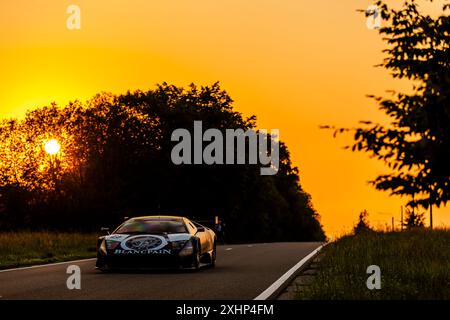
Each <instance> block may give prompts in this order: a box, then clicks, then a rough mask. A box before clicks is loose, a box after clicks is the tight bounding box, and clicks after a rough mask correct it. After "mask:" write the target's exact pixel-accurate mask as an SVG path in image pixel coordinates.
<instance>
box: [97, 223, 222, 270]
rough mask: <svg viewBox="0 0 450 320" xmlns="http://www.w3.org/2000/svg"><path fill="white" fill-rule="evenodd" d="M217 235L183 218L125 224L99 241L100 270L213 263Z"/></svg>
mask: <svg viewBox="0 0 450 320" xmlns="http://www.w3.org/2000/svg"><path fill="white" fill-rule="evenodd" d="M216 240H217V237H216V234H215V233H214V232H213V231H212V230H211V229H209V228H207V227H205V226H203V225H200V224H198V223H196V222H193V221H191V220H189V219H187V218H184V217H174V216H146V217H136V218H132V219H129V220H127V221H125V222H124V223H123V224H122V225H120V226H119V227H118V228H117V229H116V230H114V231H113V232H112V233H111V234H109V235H107V236H102V237H100V238H99V239H98V244H97V263H96V266H97V268H98V269H100V270H110V269H122V268H133V269H141V268H170V267H176V268H190V269H195V270H198V269H199V268H200V264H205V263H206V264H208V265H210V266H212V267H214V266H215V263H216V242H217V241H216Z"/></svg>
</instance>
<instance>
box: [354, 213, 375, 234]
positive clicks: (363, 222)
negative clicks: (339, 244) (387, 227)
mask: <svg viewBox="0 0 450 320" xmlns="http://www.w3.org/2000/svg"><path fill="white" fill-rule="evenodd" d="M368 217H369V213H368V212H367V210H364V211H361V213H360V214H359V217H358V223H357V224H356V226H355V227H354V228H353V233H354V234H360V233H364V232H368V231H373V230H372V228H371V227H370V225H369V222H368V221H367V218H368Z"/></svg>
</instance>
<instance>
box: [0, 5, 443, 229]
mask: <svg viewBox="0 0 450 320" xmlns="http://www.w3.org/2000/svg"><path fill="white" fill-rule="evenodd" d="M69 4H70V3H68V2H66V1H52V0H40V1H33V0H18V1H9V2H6V1H2V2H1V3H0V39H1V40H0V70H1V74H2V77H1V79H0V84H1V87H2V90H1V92H0V117H1V118H10V117H23V116H24V114H25V112H26V110H28V109H31V108H34V107H38V106H44V105H49V104H50V103H51V102H53V101H55V102H56V103H57V104H58V105H60V106H61V105H65V104H67V103H68V102H69V101H73V100H76V99H79V100H82V101H84V100H87V99H89V98H91V97H92V96H93V95H94V94H96V93H98V92H112V93H114V94H120V93H125V92H127V91H128V90H136V89H142V90H148V89H153V88H154V86H155V84H157V83H162V82H164V81H166V82H168V83H174V84H176V85H180V86H187V85H189V84H190V83H192V82H194V83H197V84H199V85H207V84H208V85H209V84H212V83H214V82H216V81H220V83H221V86H222V87H223V88H224V89H225V90H227V92H228V93H229V94H230V96H231V97H232V98H233V99H234V101H235V102H234V106H235V109H236V110H237V111H239V112H242V113H243V114H244V115H245V116H250V115H253V114H255V115H256V116H257V119H258V126H259V127H260V128H273V129H279V131H280V137H281V139H282V140H283V141H284V142H286V144H287V146H288V148H289V150H290V152H291V157H292V160H293V163H294V165H295V166H297V167H298V168H299V175H300V179H301V183H302V186H303V187H304V189H305V190H306V191H307V192H308V193H310V194H311V196H312V202H313V204H314V207H315V209H316V210H317V211H318V213H319V214H320V216H321V223H322V224H323V225H324V229H325V231H326V232H327V235H328V236H330V237H332V236H336V235H340V234H343V233H344V232H346V231H349V230H350V229H351V228H352V227H353V225H354V224H355V223H356V221H357V218H358V214H359V212H361V211H362V210H367V211H368V212H369V213H370V216H369V220H370V222H371V223H372V224H373V226H375V227H379V228H385V227H386V225H389V226H390V225H391V219H392V217H394V219H395V224H396V225H397V226H398V225H399V219H400V210H401V206H403V205H405V204H406V201H407V199H402V198H399V197H390V196H389V195H388V194H387V193H383V192H380V191H376V190H375V189H374V188H373V187H372V186H370V185H369V184H368V181H369V180H371V179H374V178H375V177H376V176H377V175H378V174H380V173H383V172H385V171H386V168H385V167H384V165H383V164H382V163H380V162H378V161H376V160H374V159H369V158H368V157H367V156H366V155H364V154H357V153H352V152H349V151H347V150H343V148H342V147H343V146H344V145H345V144H346V143H348V142H350V140H348V137H345V136H343V137H341V138H339V139H333V137H332V134H331V133H330V132H329V131H327V130H321V129H320V128H319V127H320V126H321V125H336V126H349V127H352V126H354V125H356V124H357V123H358V121H360V120H372V121H374V122H382V123H383V122H385V121H386V118H385V116H384V115H383V114H382V113H380V112H379V111H378V110H377V107H376V105H375V104H374V102H373V101H371V100H370V99H367V97H366V95H367V94H376V95H387V93H386V90H391V89H394V90H399V91H408V90H410V89H411V84H410V83H407V82H405V81H398V80H393V79H392V78H391V77H390V75H389V73H388V72H387V71H385V70H384V69H382V68H375V67H374V65H377V64H379V63H381V62H382V60H383V57H384V55H383V53H382V50H383V49H384V48H385V44H384V43H383V42H382V39H381V37H380V36H379V34H378V33H377V31H376V30H370V29H368V28H367V26H366V19H365V17H364V14H361V13H358V12H357V11H356V10H357V9H364V10H365V9H366V8H367V7H368V6H369V5H371V4H372V2H371V1H354V0H343V1H334V0H327V1H305V0H303V1H300V0H284V1H278V0H220V1H209V0H196V1H185V0H170V1H148V0H135V1H132V2H125V1H118V0H108V1H106V0H97V1H88V0H78V1H76V4H77V5H78V6H79V7H80V8H81V17H82V20H81V27H80V29H79V30H69V29H68V28H67V27H66V19H67V17H68V14H67V13H66V9H67V6H68V5H69ZM429 6H430V7H429V8H428V9H429V10H430V12H433V11H434V10H435V9H436V8H440V2H439V1H438V2H433V3H432V4H430V5H429ZM64 146H66V143H65V142H64ZM66 149H67V148H66V147H65V148H64V152H66ZM41 150H42V149H41ZM45 151H46V153H47V154H49V155H55V154H58V153H59V152H60V151H61V145H60V143H59V142H58V141H57V140H56V139H52V140H49V141H47V142H45ZM434 220H435V221H434V223H435V226H436V227H439V226H450V209H449V208H440V209H438V210H436V211H435V218H434Z"/></svg>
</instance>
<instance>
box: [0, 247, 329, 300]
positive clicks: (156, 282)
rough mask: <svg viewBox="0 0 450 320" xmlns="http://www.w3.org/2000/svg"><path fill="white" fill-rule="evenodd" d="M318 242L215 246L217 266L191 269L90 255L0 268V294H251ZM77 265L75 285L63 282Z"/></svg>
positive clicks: (33, 296)
mask: <svg viewBox="0 0 450 320" xmlns="http://www.w3.org/2000/svg"><path fill="white" fill-rule="evenodd" d="M320 245H321V243H318V242H303V243H270V244H254V245H231V246H219V247H218V253H217V266H216V268H214V269H211V268H203V269H202V270H200V271H199V272H192V271H148V272H129V271H127V272H120V273H102V272H100V271H98V270H96V269H95V260H84V261H78V262H75V263H71V262H68V263H64V264H58V265H48V266H43V267H38V268H30V269H22V270H13V271H7V272H0V299H89V300H91V299H158V300H170V299H180V300H203V299H220V300H241V299H254V298H255V297H256V296H258V295H259V294H260V293H261V292H263V291H264V290H265V289H267V288H268V287H269V286H270V285H271V284H272V283H273V282H275V281H276V280H277V279H278V278H279V277H281V276H282V275H283V274H284V273H286V271H288V270H289V269H290V268H292V267H293V266H294V265H295V264H296V263H297V262H299V261H300V260H301V259H302V258H304V257H305V256H307V255H308V254H309V253H310V252H311V251H313V250H314V249H316V248H317V247H319V246H320ZM71 264H76V265H78V266H79V267H80V268H81V289H80V290H76V289H74V290H69V289H67V286H66V281H67V278H68V277H69V276H70V275H69V274H67V273H66V270H67V267H68V266H69V265H71Z"/></svg>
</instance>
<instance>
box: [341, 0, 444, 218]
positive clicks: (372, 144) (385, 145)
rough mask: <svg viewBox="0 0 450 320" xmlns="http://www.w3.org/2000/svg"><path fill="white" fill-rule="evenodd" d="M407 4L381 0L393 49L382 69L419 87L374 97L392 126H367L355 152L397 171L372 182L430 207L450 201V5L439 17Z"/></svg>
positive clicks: (384, 31) (357, 133)
mask: <svg viewBox="0 0 450 320" xmlns="http://www.w3.org/2000/svg"><path fill="white" fill-rule="evenodd" d="M425 1H426V0H424V1H416V0H407V1H405V2H404V4H403V6H402V7H401V9H399V10H394V9H392V8H390V7H389V6H388V5H387V4H386V3H385V2H384V1H377V2H376V3H377V6H378V8H379V10H380V14H381V16H382V18H383V19H384V20H385V23H384V25H385V26H384V27H382V28H380V29H379V33H380V34H381V35H383V39H384V40H385V41H386V43H387V45H388V48H387V49H386V50H384V52H385V53H386V54H387V57H386V58H385V60H384V62H383V63H382V64H381V66H382V67H384V68H386V69H387V70H389V71H390V72H391V75H392V76H393V77H394V78H399V79H408V80H411V81H412V82H413V88H412V93H408V94H406V93H394V94H393V97H391V98H383V97H376V96H370V97H371V98H373V99H375V100H376V102H377V103H378V104H379V109H380V110H381V111H383V112H384V113H386V114H387V115H388V117H389V118H390V123H389V124H387V125H383V124H377V123H372V122H371V121H361V126H360V127H359V128H356V129H351V130H350V129H338V130H337V132H344V131H354V144H353V145H352V146H351V147H352V149H353V150H358V151H363V152H367V153H369V154H370V155H371V156H373V157H376V158H378V159H380V160H383V161H384V162H385V163H386V164H387V165H388V167H389V168H390V169H391V172H390V173H389V174H385V175H380V176H378V177H377V178H376V179H375V180H374V181H372V183H373V184H374V185H375V187H376V188H377V189H379V190H389V191H390V192H391V194H393V195H407V196H409V197H410V202H409V204H410V205H411V206H414V207H416V206H422V207H425V208H430V225H431V227H432V206H433V205H436V206H440V205H443V204H446V203H447V201H448V200H449V199H450V165H449V163H450V100H449V99H450V60H449V59H450V50H449V46H450V33H449V30H450V17H449V15H448V12H449V10H450V4H448V3H445V2H447V1H444V4H443V6H442V12H441V14H440V15H439V16H438V17H432V16H430V15H429V14H425V13H423V12H421V11H420V8H419V2H421V3H423V2H425ZM429 1H430V0H429Z"/></svg>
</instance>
